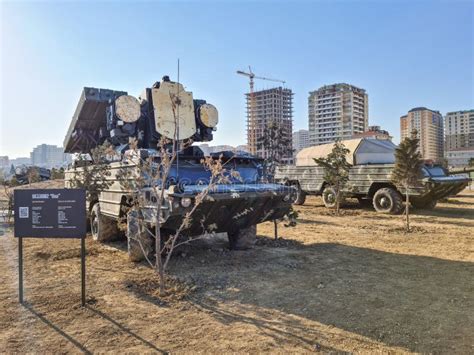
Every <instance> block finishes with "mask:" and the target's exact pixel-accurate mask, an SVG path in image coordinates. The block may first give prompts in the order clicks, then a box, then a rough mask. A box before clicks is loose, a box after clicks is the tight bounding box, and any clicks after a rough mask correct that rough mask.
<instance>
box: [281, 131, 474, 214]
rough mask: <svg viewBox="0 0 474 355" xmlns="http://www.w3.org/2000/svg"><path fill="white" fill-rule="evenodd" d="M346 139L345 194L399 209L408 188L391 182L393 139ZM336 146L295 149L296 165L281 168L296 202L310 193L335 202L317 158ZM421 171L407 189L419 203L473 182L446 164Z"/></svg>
mask: <svg viewBox="0 0 474 355" xmlns="http://www.w3.org/2000/svg"><path fill="white" fill-rule="evenodd" d="M342 143H344V145H345V146H346V148H348V149H349V153H348V155H347V157H346V159H347V161H348V162H349V163H350V164H351V165H352V167H351V168H350V171H349V181H348V183H347V185H346V186H345V188H344V190H343V193H344V196H346V197H350V198H357V199H358V200H359V202H360V203H361V204H363V205H370V204H372V205H373V207H374V208H375V210H376V211H377V212H382V213H390V214H397V213H400V212H401V211H402V208H403V197H402V195H404V194H405V189H404V188H403V186H400V185H397V184H394V183H393V182H392V181H391V175H392V170H393V168H394V163H395V148H396V146H395V144H393V143H392V142H391V141H390V140H378V139H368V138H361V139H350V140H346V141H342ZM332 148H333V144H324V145H319V146H315V147H309V148H305V149H303V150H301V151H300V152H299V153H298V154H297V156H296V165H294V166H280V167H278V168H277V170H276V175H275V181H276V182H279V183H284V184H287V185H291V186H294V187H295V188H296V189H297V194H296V195H295V199H294V200H293V203H295V204H297V205H302V204H304V202H305V198H306V196H307V195H320V196H322V199H323V202H324V205H325V206H326V207H328V208H334V207H335V206H336V194H335V191H334V189H333V188H332V187H331V186H329V184H328V183H327V182H326V181H325V180H324V171H323V168H321V167H319V166H317V165H316V163H315V162H314V160H313V158H323V157H326V156H327V155H328V154H329V153H330V152H331V150H332ZM422 172H423V175H424V177H423V178H422V179H420V180H419V181H418V183H417V184H416V186H413V187H412V188H410V189H409V191H408V193H409V199H410V203H411V204H412V205H413V206H414V207H415V208H423V209H432V208H434V207H435V206H436V203H437V201H438V200H440V199H442V198H445V197H447V196H450V195H455V194H457V193H458V192H460V191H461V190H463V189H464V188H465V187H466V186H467V185H468V183H469V181H470V179H469V178H467V177H462V176H449V172H447V171H446V170H445V169H444V168H442V167H441V166H436V165H431V164H426V165H424V166H423V168H422Z"/></svg>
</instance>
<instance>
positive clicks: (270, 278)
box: [192, 243, 474, 352]
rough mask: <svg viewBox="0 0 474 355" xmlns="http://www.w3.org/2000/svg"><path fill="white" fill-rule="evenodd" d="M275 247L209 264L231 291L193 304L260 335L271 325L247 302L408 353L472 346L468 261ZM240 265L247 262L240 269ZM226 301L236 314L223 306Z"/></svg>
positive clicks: (472, 286)
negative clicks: (246, 325) (254, 313)
mask: <svg viewBox="0 0 474 355" xmlns="http://www.w3.org/2000/svg"><path fill="white" fill-rule="evenodd" d="M268 249H272V248H271V247H270V248H268ZM278 250H279V249H275V248H273V250H272V253H271V255H268V253H267V250H265V249H263V248H258V250H256V251H254V252H251V253H248V254H247V255H244V254H242V255H240V256H241V262H240V263H239V264H237V263H232V262H230V263H227V264H225V263H224V264H223V263H220V262H218V261H216V262H214V263H213V262H211V263H209V264H208V265H207V267H208V268H212V269H213V274H219V272H221V273H222V274H223V275H226V276H227V277H226V281H227V282H230V283H228V284H226V285H225V286H226V287H227V289H229V288H233V289H235V288H238V292H232V293H231V292H217V293H215V294H214V296H216V297H217V300H218V301H217V302H216V301H215V297H212V301H211V298H209V297H207V294H206V295H205V296H203V295H202V294H199V293H198V294H196V295H194V296H193V297H192V302H194V304H195V305H196V306H197V307H200V308H203V309H206V310H207V311H210V312H211V314H213V316H214V317H215V318H216V319H218V320H219V321H221V322H222V323H224V324H229V323H233V322H246V323H251V324H253V325H255V326H256V327H258V328H259V329H260V330H261V331H263V332H269V331H270V332H271V329H272V326H271V322H270V321H269V320H268V318H266V317H249V316H248V313H247V312H246V310H248V309H249V307H250V308H251V309H253V310H255V309H260V310H277V311H281V312H283V313H285V314H291V315H296V316H300V317H303V318H306V319H308V320H312V321H315V322H318V323H322V324H324V325H330V326H334V327H337V328H340V329H343V330H346V331H348V332H351V333H355V334H359V335H362V336H365V337H368V338H370V339H372V340H375V341H380V342H382V343H384V344H387V345H390V346H398V347H403V348H406V349H409V350H411V351H421V352H433V351H435V352H438V351H450V350H451V351H452V350H456V351H462V352H469V351H471V350H472V349H471V345H469V344H471V341H470V340H469V339H471V337H472V334H474V319H473V314H472V309H474V298H473V294H474V264H472V263H467V262H456V261H448V260H442V259H437V258H432V257H423V256H412V255H402V254H394V253H387V252H381V251H377V250H372V249H366V248H358V247H352V246H346V245H340V244H331V243H326V244H314V245H309V246H308V245H300V246H299V247H297V248H296V249H293V250H290V253H289V254H288V250H286V251H285V254H281V255H280V257H278ZM270 259H271V260H270ZM276 260H278V261H277V262H275V261H276ZM246 262H248V263H249V265H250V266H251V267H246V266H243V264H245V263H246ZM219 269H220V270H219ZM199 272H200V273H206V270H205V268H200V269H199ZM229 280H231V281H229ZM235 280H237V281H236V283H235V284H233V283H232V282H233V281H235ZM229 303H231V304H236V305H238V306H237V308H238V307H240V308H241V311H239V310H238V309H237V310H235V309H234V310H233V311H230V310H229V309H228V308H227V307H224V306H223V305H224V304H229ZM293 325H294V321H291V322H290V321H288V324H287V328H288V329H290V331H289V332H290V333H291V334H287V336H292V337H296V338H298V337H299V338H301V341H304V342H308V343H309V342H311V340H312V339H314V336H317V334H312V336H309V337H308V338H306V337H304V336H303V337H302V336H301V334H300V333H301V332H300V330H298V329H297V328H294V327H293ZM291 329H292V330H293V332H291ZM274 332H275V336H277V337H281V336H282V335H281V334H278V332H280V330H278V331H277V330H275V329H274ZM287 332H288V331H287ZM306 332H307V333H308V334H309V333H311V332H312V330H310V329H307V330H306Z"/></svg>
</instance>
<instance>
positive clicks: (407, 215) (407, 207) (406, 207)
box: [405, 187, 410, 232]
mask: <svg viewBox="0 0 474 355" xmlns="http://www.w3.org/2000/svg"><path fill="white" fill-rule="evenodd" d="M409 208H410V200H409V198H408V187H405V217H406V223H407V232H410V214H409V211H408V210H409Z"/></svg>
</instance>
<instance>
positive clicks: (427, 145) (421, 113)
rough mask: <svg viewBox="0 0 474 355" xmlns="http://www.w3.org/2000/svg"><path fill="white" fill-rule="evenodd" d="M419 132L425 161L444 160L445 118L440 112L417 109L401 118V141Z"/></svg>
mask: <svg viewBox="0 0 474 355" xmlns="http://www.w3.org/2000/svg"><path fill="white" fill-rule="evenodd" d="M413 130H416V131H417V135H418V138H419V139H420V153H421V156H422V158H423V159H424V160H431V161H434V162H439V161H440V160H441V159H443V156H444V154H443V146H444V143H443V141H444V139H443V116H442V115H441V114H440V113H439V111H433V110H430V109H427V108H426V107H416V108H413V109H411V110H410V111H408V113H407V114H406V115H404V116H402V117H400V139H401V140H403V139H405V138H406V137H409V136H410V135H411V132H412V131H413Z"/></svg>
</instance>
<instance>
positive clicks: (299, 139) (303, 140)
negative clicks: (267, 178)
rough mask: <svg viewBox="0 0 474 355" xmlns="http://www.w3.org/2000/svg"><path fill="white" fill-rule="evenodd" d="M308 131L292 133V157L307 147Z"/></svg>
mask: <svg viewBox="0 0 474 355" xmlns="http://www.w3.org/2000/svg"><path fill="white" fill-rule="evenodd" d="M309 146H310V145H309V131H308V130H307V129H300V130H299V131H296V132H293V155H294V156H295V155H296V154H297V153H298V152H299V151H300V150H301V149H304V148H307V147H309Z"/></svg>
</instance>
